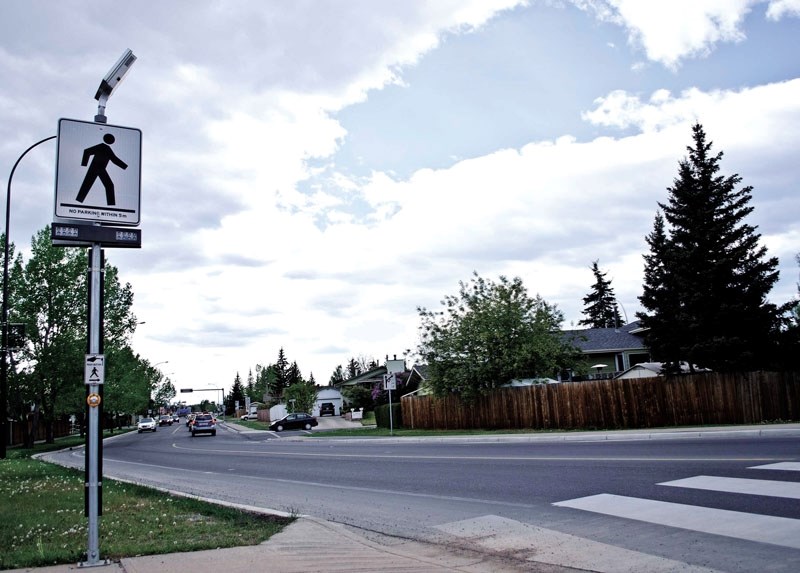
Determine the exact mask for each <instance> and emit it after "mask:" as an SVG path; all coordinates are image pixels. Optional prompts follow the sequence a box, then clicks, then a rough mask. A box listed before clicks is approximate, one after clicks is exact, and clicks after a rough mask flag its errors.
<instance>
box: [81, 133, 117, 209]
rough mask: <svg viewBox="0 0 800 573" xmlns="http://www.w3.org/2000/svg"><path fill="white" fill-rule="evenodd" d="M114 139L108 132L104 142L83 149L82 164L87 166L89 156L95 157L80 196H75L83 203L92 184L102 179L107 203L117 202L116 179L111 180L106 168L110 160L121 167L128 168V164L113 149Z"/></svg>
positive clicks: (87, 171) (84, 180) (87, 172)
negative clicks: (115, 194) (115, 192)
mask: <svg viewBox="0 0 800 573" xmlns="http://www.w3.org/2000/svg"><path fill="white" fill-rule="evenodd" d="M114 141H116V139H115V138H114V136H113V135H111V134H110V133H106V134H105V135H104V136H103V143H98V144H97V145H93V146H92V147H88V148H86V149H84V150H83V158H82V159H81V165H83V166H84V167H85V166H86V164H87V163H88V162H89V158H90V157H92V158H93V159H92V163H91V164H90V165H89V169H87V170H86V176H85V177H84V178H83V183H82V184H81V188H80V191H78V196H77V197H76V198H75V200H76V201H78V202H80V203H83V202H84V200H86V196H87V195H88V194H89V190H91V188H92V185H94V182H95V181H96V180H97V179H100V182H101V183H102V184H103V187H105V188H106V203H108V205H109V206H110V205H115V204H116V198H115V197H114V181H112V180H111V176H110V175H109V174H108V171H107V170H106V169H107V167H108V163H109V161H110V162H111V163H113V164H114V165H116V166H117V167H120V168H121V169H127V168H128V164H127V163H125V162H124V161H122V159H120V158H119V157H117V156H116V154H115V153H114V151H113V150H112V149H111V145H112V144H113V143H114Z"/></svg>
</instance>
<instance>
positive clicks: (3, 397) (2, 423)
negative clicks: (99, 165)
mask: <svg viewBox="0 0 800 573" xmlns="http://www.w3.org/2000/svg"><path fill="white" fill-rule="evenodd" d="M56 137H57V136H55V135H51V136H50V137H45V138H44V139H42V140H39V141H37V142H36V143H34V144H33V145H31V146H30V147H29V148H28V149H26V150H25V151H23V152H22V155H20V156H19V158H18V159H17V161H16V162H15V163H14V167H12V168H11V174H10V175H9V176H8V187H7V188H6V234H5V244H4V245H3V310H2V317H0V322H2V329H3V335H2V336H3V339H2V348H0V355H2V358H0V427H1V428H2V431H0V441H2V444H1V445H0V459H5V457H6V442H7V441H8V420H7V418H8V416H6V411H7V406H8V253H9V244H10V243H11V241H10V240H9V234H10V232H11V231H10V227H11V182H12V181H13V179H14V172H15V171H16V170H17V165H19V162H20V161H22V158H23V157H25V156H26V155H27V154H28V152H29V151H30V150H31V149H33V148H34V147H36V146H38V145H41V144H42V143H44V142H45V141H50V140H51V139H55V138H56Z"/></svg>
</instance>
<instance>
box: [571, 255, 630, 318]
mask: <svg viewBox="0 0 800 573" xmlns="http://www.w3.org/2000/svg"><path fill="white" fill-rule="evenodd" d="M592 273H593V274H594V279H595V281H594V284H593V285H592V292H590V293H589V294H587V295H586V296H585V297H583V305H584V309H583V314H584V315H586V318H584V319H583V320H581V321H579V322H578V324H580V325H586V326H588V327H589V328H616V327H618V326H620V325H621V324H622V317H620V315H619V307H618V305H617V298H616V296H615V295H614V289H613V288H611V281H610V280H609V279H606V273H604V272H602V271H601V270H600V267H599V266H598V261H594V262H593V263H592Z"/></svg>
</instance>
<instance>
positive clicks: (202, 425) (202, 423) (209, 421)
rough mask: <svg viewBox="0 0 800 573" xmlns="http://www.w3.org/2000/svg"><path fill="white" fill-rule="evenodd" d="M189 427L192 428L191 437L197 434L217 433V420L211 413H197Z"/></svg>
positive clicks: (213, 434) (214, 434)
mask: <svg viewBox="0 0 800 573" xmlns="http://www.w3.org/2000/svg"><path fill="white" fill-rule="evenodd" d="M190 428H191V430H192V437H194V436H196V435H197V434H211V435H212V436H216V435H217V421H216V420H215V419H214V416H212V415H211V414H197V416H195V418H194V422H192V425H191V426H190Z"/></svg>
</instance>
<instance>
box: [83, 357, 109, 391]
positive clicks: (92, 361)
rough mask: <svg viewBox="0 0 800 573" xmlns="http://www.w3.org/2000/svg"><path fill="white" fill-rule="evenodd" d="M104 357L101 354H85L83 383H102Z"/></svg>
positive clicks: (104, 372)
mask: <svg viewBox="0 0 800 573" xmlns="http://www.w3.org/2000/svg"><path fill="white" fill-rule="evenodd" d="M105 363H106V357H105V355H103V354H87V355H86V363H85V365H84V369H83V383H84V384H86V385H87V386H89V385H91V384H103V383H104V382H105V379H106V367H105Z"/></svg>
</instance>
